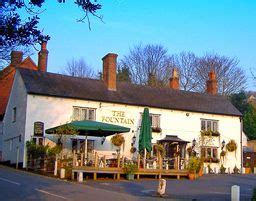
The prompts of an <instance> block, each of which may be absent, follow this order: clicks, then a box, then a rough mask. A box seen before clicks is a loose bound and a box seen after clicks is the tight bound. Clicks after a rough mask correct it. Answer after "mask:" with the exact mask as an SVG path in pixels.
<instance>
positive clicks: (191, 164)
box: [187, 157, 200, 180]
mask: <svg viewBox="0 0 256 201" xmlns="http://www.w3.org/2000/svg"><path fill="white" fill-rule="evenodd" d="M199 168H200V160H199V158H197V157H191V158H189V160H188V165H187V169H188V173H189V175H188V177H189V179H190V180H194V179H196V173H198V170H199Z"/></svg>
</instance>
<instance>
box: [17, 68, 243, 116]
mask: <svg viewBox="0 0 256 201" xmlns="http://www.w3.org/2000/svg"><path fill="white" fill-rule="evenodd" d="M19 72H20V74H21V76H22V78H23V80H24V83H25V86H26V89H27V92H28V93H30V94H39V95H46V96H56V97H65V98H75V99H83V100H93V101H102V102H111V103H121V104H128V105H137V106H144V107H156V108H164V109H173V110H182V111H193V112H202V113H210V114H223V115H233V116H241V113H240V112H239V111H238V110H237V109H236V108H235V107H234V106H233V105H232V104H231V102H230V101H229V100H228V99H227V98H226V97H223V96H218V95H217V96H213V95H210V94H206V93H195V92H188V91H182V90H172V89H169V88H154V87H149V86H141V85H135V84H130V83H127V82H118V83H117V90H116V91H109V90H108V89H107V87H106V85H105V84H104V82H103V81H102V80H96V79H89V78H76V77H72V76H66V75H60V74H54V73H46V72H40V71H32V70H26V69H19Z"/></svg>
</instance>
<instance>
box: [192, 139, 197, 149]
mask: <svg viewBox="0 0 256 201" xmlns="http://www.w3.org/2000/svg"><path fill="white" fill-rule="evenodd" d="M195 146H196V139H195V138H194V140H193V141H192V147H193V148H194V147H195Z"/></svg>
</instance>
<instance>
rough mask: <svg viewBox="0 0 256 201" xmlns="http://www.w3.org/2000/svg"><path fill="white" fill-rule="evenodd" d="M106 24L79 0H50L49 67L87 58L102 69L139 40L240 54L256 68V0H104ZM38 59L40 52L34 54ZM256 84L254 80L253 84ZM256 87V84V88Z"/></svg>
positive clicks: (45, 24)
mask: <svg viewBox="0 0 256 201" xmlns="http://www.w3.org/2000/svg"><path fill="white" fill-rule="evenodd" d="M98 1H99V2H100V3H102V5H103V7H102V9H101V10H100V11H99V12H98V13H99V15H103V17H104V18H103V20H104V23H102V22H101V21H100V20H98V19H95V18H91V26H92V30H91V31H90V30H89V29H88V26H87V24H83V23H77V22H76V19H78V18H80V17H82V16H83V12H82V11H80V10H79V9H78V8H77V6H76V5H74V3H73V0H69V1H67V2H66V3H65V4H59V3H57V0H53V1H46V3H45V5H44V8H45V9H46V11H44V12H43V13H42V14H41V15H40V16H41V21H40V28H41V29H43V30H44V33H45V34H49V35H50V36H51V40H50V41H49V43H48V49H49V60H48V61H49V62H48V64H49V65H48V71H50V72H61V71H62V69H63V68H64V66H65V65H66V63H67V61H68V60H70V59H72V58H77V59H79V58H81V57H82V58H84V59H85V60H86V61H87V63H88V64H90V65H91V66H92V67H93V68H94V69H95V70H96V71H100V70H101V69H102V61H101V58H102V57H103V56H104V55H105V54H107V53H109V52H114V53H117V54H118V55H119V59H120V58H122V56H123V55H125V54H127V53H128V52H129V48H132V47H133V46H134V45H136V44H138V43H140V42H141V43H143V44H148V43H150V44H161V45H163V46H164V47H166V48H167V49H168V52H169V53H170V54H173V53H179V52H181V51H192V52H194V53H195V54H197V55H199V56H200V55H203V54H204V53H206V52H215V53H219V54H221V55H225V56H230V57H237V58H238V59H239V60H240V66H241V67H242V68H243V69H245V71H246V73H247V75H248V77H251V75H250V69H255V70H256V26H255V22H256V12H255V10H256V1H255V0H98ZM32 58H33V59H34V61H37V55H34V56H32ZM248 87H249V89H253V85H252V84H250V83H249V84H248ZM254 89H255V88H254Z"/></svg>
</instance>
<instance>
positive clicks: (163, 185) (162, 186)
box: [157, 179, 166, 197]
mask: <svg viewBox="0 0 256 201" xmlns="http://www.w3.org/2000/svg"><path fill="white" fill-rule="evenodd" d="M165 189H166V180H165V179H159V183H158V188H157V193H158V195H160V196H161V197H162V196H163V195H164V194H165Z"/></svg>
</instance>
